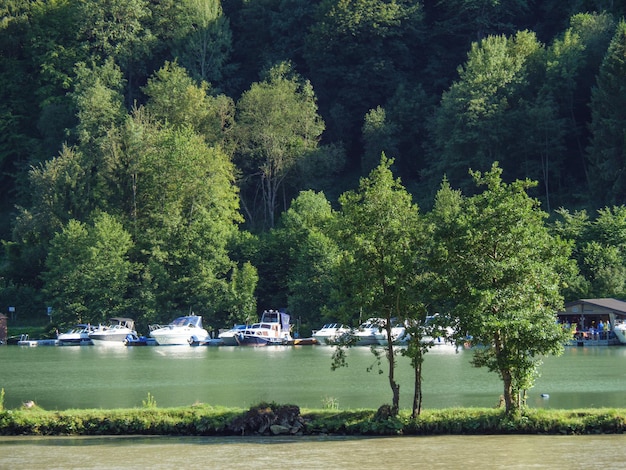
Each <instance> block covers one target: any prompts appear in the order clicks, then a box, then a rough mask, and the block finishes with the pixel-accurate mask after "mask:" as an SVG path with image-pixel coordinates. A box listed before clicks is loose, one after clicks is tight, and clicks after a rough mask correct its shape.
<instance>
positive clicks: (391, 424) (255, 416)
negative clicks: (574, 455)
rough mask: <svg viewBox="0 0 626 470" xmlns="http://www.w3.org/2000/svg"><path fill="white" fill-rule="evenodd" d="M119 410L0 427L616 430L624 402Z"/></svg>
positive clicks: (621, 424) (259, 431)
mask: <svg viewBox="0 0 626 470" xmlns="http://www.w3.org/2000/svg"><path fill="white" fill-rule="evenodd" d="M144 405H145V406H144V407H143V408H135V409H119V410H95V409H91V410H65V411H47V410H42V409H40V408H38V407H37V406H36V405H34V406H32V407H31V408H27V407H24V408H20V409H15V410H0V435H13V436H15V435H42V436H50V435H189V436H198V435H202V436H227V435H275V434H291V435H320V434H329V435H381V436H382V435H441V434H616V433H619V434H621V433H624V432H625V431H626V409H586V410H545V409H528V410H525V411H524V413H522V414H521V415H520V416H517V417H514V418H511V417H507V416H505V415H504V412H503V411H502V410H501V409H488V408H484V409H483V408H451V409H444V410H426V411H423V412H422V415H421V416H420V417H419V418H418V419H415V420H413V419H411V418H410V414H409V413H408V412H401V413H400V415H399V416H398V417H397V418H383V417H381V416H380V415H379V413H377V412H376V411H375V410H347V411H340V410H331V409H328V410H308V409H303V410H300V409H299V408H298V407H297V406H293V405H277V404H274V403H270V404H260V405H257V406H255V407H252V408H250V409H249V410H244V409H234V408H220V407H212V406H208V405H194V406H189V407H180V408H157V407H156V406H151V404H150V403H149V401H148V403H145V404H144Z"/></svg>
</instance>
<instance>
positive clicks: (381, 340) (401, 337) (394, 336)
mask: <svg viewBox="0 0 626 470" xmlns="http://www.w3.org/2000/svg"><path fill="white" fill-rule="evenodd" d="M375 336H376V341H377V342H378V344H380V345H381V346H387V344H389V338H387V330H386V329H385V328H382V329H380V330H378V331H377V332H376V334H375ZM409 339H411V335H409V334H408V333H407V332H406V327H404V326H402V325H395V326H393V327H391V343H392V344H394V345H399V346H403V345H406V344H407V343H408V342H409Z"/></svg>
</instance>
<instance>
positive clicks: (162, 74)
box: [142, 62, 235, 145]
mask: <svg viewBox="0 0 626 470" xmlns="http://www.w3.org/2000/svg"><path fill="white" fill-rule="evenodd" d="M142 91H143V92H144V93H145V94H146V96H147V97H148V102H147V103H146V109H147V110H148V112H149V113H150V115H151V116H152V117H153V118H155V119H157V120H159V121H162V122H163V123H168V124H169V125H171V126H175V127H179V126H180V127H184V126H190V127H191V128H192V129H193V130H194V131H196V132H197V133H198V134H200V135H203V136H204V137H205V138H206V140H207V142H208V143H209V144H212V145H223V144H224V141H225V139H226V135H227V132H228V131H229V130H230V129H231V128H232V126H233V124H234V114H235V104H234V103H233V101H232V99H230V98H228V97H227V96H225V95H219V96H212V95H210V91H211V89H210V86H209V84H208V83H206V82H204V81H202V82H201V83H200V84H199V85H198V84H196V82H195V81H194V80H193V79H192V78H191V77H190V76H189V75H188V73H187V71H186V70H185V69H184V68H183V67H180V66H179V65H178V64H177V63H175V62H174V63H171V62H166V63H165V65H164V66H163V67H161V68H160V69H159V70H158V71H156V72H155V73H154V74H153V76H152V77H150V78H149V79H148V84H147V85H146V86H145V87H143V88H142Z"/></svg>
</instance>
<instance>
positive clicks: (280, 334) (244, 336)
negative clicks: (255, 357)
mask: <svg viewBox="0 0 626 470" xmlns="http://www.w3.org/2000/svg"><path fill="white" fill-rule="evenodd" d="M289 320H290V315H289V314H288V313H285V312H279V311H278V310H266V311H265V312H263V315H262V316H261V321H260V322H259V323H254V324H252V325H250V326H248V327H246V328H245V329H244V330H241V331H240V332H239V333H237V334H236V335H235V339H236V340H237V344H239V346H267V345H285V344H292V343H293V338H292V337H291V326H290V325H289Z"/></svg>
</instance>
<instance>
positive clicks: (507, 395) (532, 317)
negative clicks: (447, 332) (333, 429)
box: [436, 163, 571, 413]
mask: <svg viewBox="0 0 626 470" xmlns="http://www.w3.org/2000/svg"><path fill="white" fill-rule="evenodd" d="M501 174H502V170H501V169H500V168H499V167H498V165H497V163H495V164H494V165H493V166H492V168H491V170H490V171H488V172H486V173H481V172H472V176H473V177H474V180H475V182H476V184H477V186H478V187H484V190H483V192H482V193H479V194H476V195H475V196H472V197H470V198H466V199H463V200H462V202H461V206H460V210H458V211H457V213H456V214H454V217H453V218H452V219H451V222H450V223H449V224H442V226H441V227H439V228H438V229H437V237H438V239H439V240H441V244H442V249H441V250H440V251H439V259H437V260H436V261H437V264H438V265H440V266H441V270H440V272H441V275H442V276H443V277H444V278H445V281H446V283H447V286H448V288H449V290H450V296H451V298H452V299H453V301H454V303H455V306H454V309H453V311H454V313H455V314H456V317H457V318H458V333H459V334H463V335H464V334H468V335H470V336H471V337H472V344H474V345H475V346H476V349H475V350H474V358H473V364H474V365H475V366H477V367H486V368H487V369H488V370H490V371H492V372H496V373H497V374H498V375H499V376H500V378H501V379H502V382H503V398H504V403H505V407H506V412H507V413H513V412H515V411H517V410H519V409H520V408H521V407H522V405H523V404H524V393H525V391H526V390H527V389H528V388H530V387H532V385H533V383H534V379H535V376H536V372H537V368H538V367H539V365H540V359H539V358H540V356H541V355H545V354H560V353H562V351H563V345H564V344H565V343H566V342H567V340H568V339H569V337H570V336H569V334H570V333H569V332H568V331H566V330H565V329H564V328H563V327H562V326H561V325H559V324H557V322H556V312H557V311H559V310H560V309H562V308H563V298H562V295H561V288H562V281H561V272H562V271H563V270H564V269H565V268H566V267H567V266H568V265H569V264H570V261H569V256H570V254H571V247H570V245H569V244H568V243H566V242H564V241H562V240H561V239H560V238H558V237H556V236H553V235H551V234H550V232H549V231H548V228H547V226H546V225H545V219H546V217H547V214H545V213H544V212H543V211H541V210H540V208H539V205H538V202H537V201H536V200H534V199H532V198H530V197H529V196H528V194H527V193H526V191H527V189H528V188H529V187H530V186H532V184H533V183H532V182H531V181H529V180H524V181H521V180H517V181H515V182H513V183H511V184H506V183H504V182H503V181H502V179H501Z"/></svg>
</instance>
